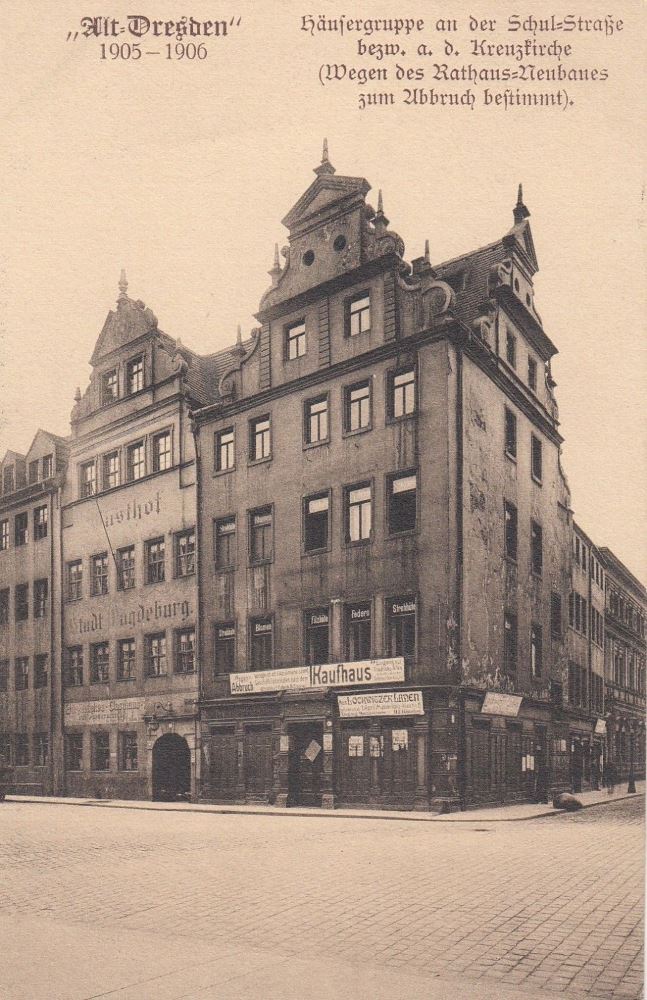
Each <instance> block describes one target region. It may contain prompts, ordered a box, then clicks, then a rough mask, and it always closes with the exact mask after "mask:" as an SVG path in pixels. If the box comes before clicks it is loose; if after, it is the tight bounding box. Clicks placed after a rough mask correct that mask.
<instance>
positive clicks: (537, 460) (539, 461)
mask: <svg viewBox="0 0 647 1000" xmlns="http://www.w3.org/2000/svg"><path fill="white" fill-rule="evenodd" d="M543 472H544V456H543V442H542V440H541V438H539V437H537V435H536V434H533V433H532V432H531V434H530V475H531V477H532V479H533V480H534V482H536V483H537V484H538V485H539V486H541V484H542V482H543ZM582 568H583V569H586V565H585V564H584V563H583V564H582Z"/></svg>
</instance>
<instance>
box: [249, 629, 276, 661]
mask: <svg viewBox="0 0 647 1000" xmlns="http://www.w3.org/2000/svg"><path fill="white" fill-rule="evenodd" d="M273 631H274V627H273V622H272V619H271V618H253V619H252V620H251V621H250V623H249V645H250V661H251V668H252V670H271V669H272V666H273V660H274V655H273V642H272V633H273Z"/></svg>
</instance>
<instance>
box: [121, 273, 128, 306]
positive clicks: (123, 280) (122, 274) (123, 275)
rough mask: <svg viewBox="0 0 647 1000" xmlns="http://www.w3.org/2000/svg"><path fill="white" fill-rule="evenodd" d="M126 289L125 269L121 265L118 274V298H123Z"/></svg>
mask: <svg viewBox="0 0 647 1000" xmlns="http://www.w3.org/2000/svg"><path fill="white" fill-rule="evenodd" d="M127 291H128V281H127V279H126V271H125V269H124V268H123V267H122V269H121V274H120V275H119V298H120V299H125V298H126V292H127Z"/></svg>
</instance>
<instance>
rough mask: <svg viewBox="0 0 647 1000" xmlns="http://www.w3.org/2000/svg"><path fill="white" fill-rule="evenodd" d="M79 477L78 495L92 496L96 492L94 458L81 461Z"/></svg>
mask: <svg viewBox="0 0 647 1000" xmlns="http://www.w3.org/2000/svg"><path fill="white" fill-rule="evenodd" d="M80 477H81V479H80V495H81V496H82V497H93V496H94V494H95V493H96V492H97V463H96V462H95V460H94V459H92V461H91V462H84V463H83V465H82V466H81V471H80Z"/></svg>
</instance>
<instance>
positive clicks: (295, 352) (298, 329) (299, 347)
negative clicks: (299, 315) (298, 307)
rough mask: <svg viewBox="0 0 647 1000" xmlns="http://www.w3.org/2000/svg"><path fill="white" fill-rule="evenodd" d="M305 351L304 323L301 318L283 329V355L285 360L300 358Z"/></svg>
mask: <svg viewBox="0 0 647 1000" xmlns="http://www.w3.org/2000/svg"><path fill="white" fill-rule="evenodd" d="M305 353H306V325H305V322H304V321H303V320H299V322H298V323H292V325H291V326H288V327H287V329H286V331H285V357H286V360H287V361H294V360H295V358H302V357H303V355H304V354H305Z"/></svg>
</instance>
